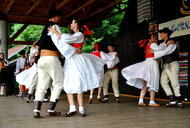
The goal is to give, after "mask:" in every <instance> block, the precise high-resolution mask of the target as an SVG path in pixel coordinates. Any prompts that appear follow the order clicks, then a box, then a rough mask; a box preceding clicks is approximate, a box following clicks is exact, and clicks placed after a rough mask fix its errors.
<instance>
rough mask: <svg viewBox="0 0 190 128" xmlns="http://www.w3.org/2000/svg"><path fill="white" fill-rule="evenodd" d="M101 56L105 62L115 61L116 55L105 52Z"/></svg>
mask: <svg viewBox="0 0 190 128" xmlns="http://www.w3.org/2000/svg"><path fill="white" fill-rule="evenodd" d="M100 56H101V58H102V59H103V60H105V61H111V60H114V59H115V57H116V55H115V54H106V53H105V52H103V51H101V52H100Z"/></svg>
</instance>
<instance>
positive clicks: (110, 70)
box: [101, 43, 120, 103]
mask: <svg viewBox="0 0 190 128" xmlns="http://www.w3.org/2000/svg"><path fill="white" fill-rule="evenodd" d="M108 51H109V53H108V54H107V55H108V56H113V57H112V58H113V59H109V58H108V57H107V56H101V58H102V59H103V60H106V65H107V71H106V72H105V74H104V82H103V93H104V99H103V101H102V102H107V101H108V100H109V98H108V87H109V82H110V80H112V88H113V91H114V95H115V100H116V103H119V102H120V100H119V84H118V78H119V74H118V65H117V64H118V63H119V58H118V54H117V52H115V45H114V44H111V43H110V44H109V45H108Z"/></svg>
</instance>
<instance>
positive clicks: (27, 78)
mask: <svg viewBox="0 0 190 128" xmlns="http://www.w3.org/2000/svg"><path fill="white" fill-rule="evenodd" d="M36 73H37V65H36V64H34V65H32V67H30V68H29V69H27V70H24V71H23V72H21V73H19V74H17V75H16V81H17V82H18V83H19V84H21V85H25V87H26V88H29V87H30V85H31V83H32V80H33V79H34V76H35V75H36Z"/></svg>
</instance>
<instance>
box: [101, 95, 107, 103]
mask: <svg viewBox="0 0 190 128" xmlns="http://www.w3.org/2000/svg"><path fill="white" fill-rule="evenodd" d="M108 100H109V98H108V95H105V96H104V99H103V100H102V102H103V103H105V102H108Z"/></svg>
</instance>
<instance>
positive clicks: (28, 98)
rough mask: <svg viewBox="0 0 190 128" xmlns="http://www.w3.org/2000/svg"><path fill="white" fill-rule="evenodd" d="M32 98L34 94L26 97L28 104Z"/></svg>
mask: <svg viewBox="0 0 190 128" xmlns="http://www.w3.org/2000/svg"><path fill="white" fill-rule="evenodd" d="M31 97H32V94H29V93H28V95H27V97H26V103H29V101H30V98H31Z"/></svg>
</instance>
